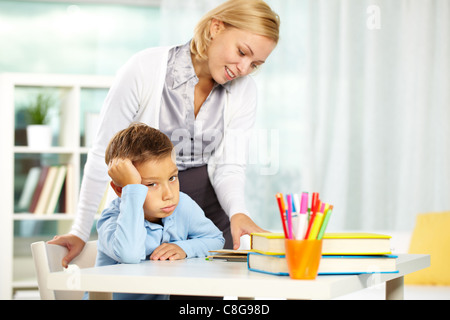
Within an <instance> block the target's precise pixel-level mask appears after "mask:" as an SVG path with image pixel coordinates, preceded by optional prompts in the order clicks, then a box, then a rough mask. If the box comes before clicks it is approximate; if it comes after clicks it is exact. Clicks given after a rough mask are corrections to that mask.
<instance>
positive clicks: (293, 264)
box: [284, 239, 322, 280]
mask: <svg viewBox="0 0 450 320" xmlns="http://www.w3.org/2000/svg"><path fill="white" fill-rule="evenodd" d="M284 244H285V249H286V261H287V264H288V269H289V276H290V277H291V279H297V280H313V279H315V278H316V277H317V273H318V270H319V264H320V259H321V257H322V240H291V239H286V240H285V243H284Z"/></svg>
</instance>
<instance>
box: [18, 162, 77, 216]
mask: <svg viewBox="0 0 450 320" xmlns="http://www.w3.org/2000/svg"><path fill="white" fill-rule="evenodd" d="M72 186H73V170H72V166H71V165H60V166H43V167H34V168H31V169H30V171H29V173H28V176H27V178H26V180H25V185H24V188H23V190H22V194H21V196H20V199H19V202H18V205H17V211H19V212H29V213H34V214H52V213H55V212H64V213H66V212H71V208H73V203H72V198H73V190H72Z"/></svg>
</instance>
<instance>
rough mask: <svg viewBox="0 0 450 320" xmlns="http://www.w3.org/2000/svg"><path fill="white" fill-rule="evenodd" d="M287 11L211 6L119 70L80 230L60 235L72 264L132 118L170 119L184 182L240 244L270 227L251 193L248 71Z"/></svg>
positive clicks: (88, 171) (157, 123)
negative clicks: (247, 195) (251, 205)
mask: <svg viewBox="0 0 450 320" xmlns="http://www.w3.org/2000/svg"><path fill="white" fill-rule="evenodd" d="M279 25H280V21H279V17H278V15H277V14H276V13H274V12H273V11H272V10H271V9H270V7H269V6H268V5H267V4H266V3H265V2H264V1H260V0H229V1H227V2H225V3H223V4H222V5H220V6H218V7H217V8H215V9H213V10H212V11H210V12H209V13H207V14H206V15H205V16H204V17H203V18H202V19H201V21H200V22H199V23H198V25H197V27H196V29H195V33H194V37H193V39H192V40H191V41H190V42H189V43H187V44H185V45H182V46H177V47H171V48H166V47H163V48H151V49H147V50H144V51H142V52H139V53H138V54H136V55H135V56H133V57H132V58H131V59H130V60H129V61H128V62H127V63H126V64H125V66H123V67H122V68H121V70H120V71H119V73H118V75H117V76H116V80H115V83H114V84H113V85H112V87H111V89H110V91H109V93H108V95H107V97H106V99H105V103H104V106H103V108H102V112H101V124H100V127H99V132H98V135H97V139H96V141H95V143H94V145H93V147H92V149H91V150H90V152H89V155H88V160H87V163H86V167H85V173H84V177H83V183H82V186H81V193H80V201H79V206H78V212H77V216H76V219H75V222H74V225H73V227H72V231H71V232H70V234H67V235H63V236H56V237H55V238H54V239H53V240H52V241H50V243H53V244H60V245H65V246H67V247H68V249H69V253H68V255H67V256H66V257H65V258H64V259H63V262H62V264H63V266H67V264H68V263H69V262H70V261H71V260H72V259H73V258H74V257H76V256H77V255H78V254H79V253H80V252H81V250H82V248H83V247H84V244H85V242H86V241H87V239H88V238H89V234H90V229H91V227H92V223H93V220H94V215H95V212H96V211H97V208H98V204H99V203H100V200H101V198H102V196H103V190H104V189H105V186H106V185H107V182H108V175H107V167H106V165H105V164H104V155H105V149H106V145H107V143H108V142H109V140H110V138H111V137H112V136H113V135H114V134H115V133H116V132H118V131H119V130H122V129H124V128H126V127H127V126H128V125H129V124H130V123H131V122H144V123H147V124H148V125H150V126H152V127H155V128H158V129H160V130H161V131H162V132H164V133H165V134H166V135H167V136H168V137H169V138H170V139H171V140H172V142H173V143H174V145H175V148H176V152H177V166H178V167H179V170H180V174H179V180H180V190H181V191H183V192H185V193H187V194H188V195H189V196H191V198H193V199H194V200H195V201H196V202H197V203H198V204H199V205H200V206H201V207H202V209H203V210H204V211H205V215H206V216H207V217H208V218H210V219H211V220H212V221H213V222H214V223H215V224H216V225H217V226H218V227H219V229H220V230H222V232H223V233H224V237H225V239H226V244H225V247H226V248H234V249H237V248H238V247H239V246H240V237H241V236H242V235H244V234H249V233H252V232H261V231H263V230H262V229H261V228H259V227H258V226H257V225H256V224H255V223H254V222H253V221H252V220H251V218H250V217H249V215H248V212H247V209H246V207H245V201H244V186H245V159H246V152H247V146H246V144H247V141H248V134H249V132H250V130H251V128H252V126H253V124H254V121H255V112H256V96H257V94H256V87H255V83H254V81H253V79H251V77H249V76H248V75H249V74H250V73H252V72H253V71H254V70H255V69H257V68H258V67H259V66H260V65H262V64H263V63H264V62H265V60H266V59H267V58H268V56H269V55H270V53H271V52H272V51H273V49H274V48H275V46H276V44H277V42H278V34H279Z"/></svg>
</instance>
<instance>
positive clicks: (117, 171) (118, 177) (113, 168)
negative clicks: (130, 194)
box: [108, 158, 142, 188]
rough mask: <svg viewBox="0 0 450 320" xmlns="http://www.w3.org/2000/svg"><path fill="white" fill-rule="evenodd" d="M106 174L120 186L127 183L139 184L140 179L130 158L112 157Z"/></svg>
mask: <svg viewBox="0 0 450 320" xmlns="http://www.w3.org/2000/svg"><path fill="white" fill-rule="evenodd" d="M108 174H109V176H110V177H111V179H112V181H113V182H114V184H115V185H116V186H118V187H122V188H123V187H125V186H126V185H129V184H140V183H141V181H142V179H141V175H140V174H139V171H138V170H137V169H136V167H135V166H134V165H133V163H132V162H131V160H130V159H118V158H116V159H112V160H111V161H110V162H109V165H108Z"/></svg>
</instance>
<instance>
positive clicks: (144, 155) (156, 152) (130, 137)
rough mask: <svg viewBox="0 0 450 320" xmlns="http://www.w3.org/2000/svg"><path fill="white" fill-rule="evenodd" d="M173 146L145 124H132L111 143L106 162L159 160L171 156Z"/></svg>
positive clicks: (162, 134) (163, 135)
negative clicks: (115, 160)
mask: <svg viewBox="0 0 450 320" xmlns="http://www.w3.org/2000/svg"><path fill="white" fill-rule="evenodd" d="M172 150H173V144H172V142H171V141H170V139H169V138H168V137H167V136H166V135H165V134H164V133H162V132H161V131H159V130H157V129H155V128H152V127H150V126H148V125H146V124H144V123H132V124H131V125H130V126H129V127H128V128H126V129H124V130H121V131H119V132H118V133H116V135H115V136H114V137H113V138H112V139H111V141H110V142H109V145H108V147H107V148H106V153H105V162H106V164H109V163H110V161H111V160H112V159H115V158H120V159H130V160H131V161H132V162H133V164H136V163H141V162H144V161H147V160H159V159H161V158H164V157H167V156H171V153H172Z"/></svg>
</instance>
